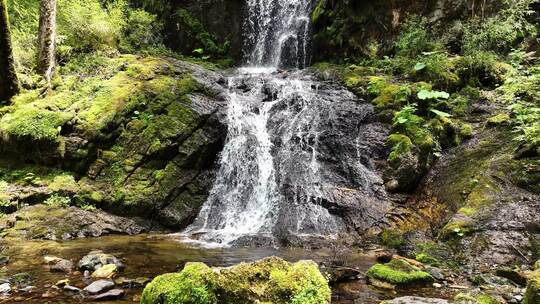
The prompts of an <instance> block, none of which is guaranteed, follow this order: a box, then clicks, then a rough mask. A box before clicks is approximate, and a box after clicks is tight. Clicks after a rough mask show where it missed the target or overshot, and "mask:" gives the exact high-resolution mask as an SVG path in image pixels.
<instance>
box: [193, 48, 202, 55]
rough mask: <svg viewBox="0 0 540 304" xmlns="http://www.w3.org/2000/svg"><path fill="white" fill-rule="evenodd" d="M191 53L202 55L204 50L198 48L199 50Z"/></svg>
mask: <svg viewBox="0 0 540 304" xmlns="http://www.w3.org/2000/svg"><path fill="white" fill-rule="evenodd" d="M193 53H195V54H199V55H202V54H203V53H204V49H201V48H199V49H194V50H193Z"/></svg>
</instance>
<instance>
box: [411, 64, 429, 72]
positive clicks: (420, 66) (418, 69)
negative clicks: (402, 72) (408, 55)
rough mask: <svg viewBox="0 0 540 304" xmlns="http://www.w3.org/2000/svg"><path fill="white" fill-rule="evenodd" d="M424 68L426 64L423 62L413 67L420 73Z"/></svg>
mask: <svg viewBox="0 0 540 304" xmlns="http://www.w3.org/2000/svg"><path fill="white" fill-rule="evenodd" d="M425 68H426V64H425V63H423V62H417V63H416V65H415V66H414V70H415V71H421V70H423V69H425Z"/></svg>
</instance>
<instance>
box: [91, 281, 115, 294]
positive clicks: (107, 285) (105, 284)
mask: <svg viewBox="0 0 540 304" xmlns="http://www.w3.org/2000/svg"><path fill="white" fill-rule="evenodd" d="M112 288H114V282H113V281H111V280H97V281H95V282H93V283H92V284H90V285H88V286H86V287H85V288H84V291H86V292H88V293H90V294H96V293H101V292H105V291H108V290H110V289H112Z"/></svg>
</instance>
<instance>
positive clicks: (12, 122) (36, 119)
mask: <svg viewBox="0 0 540 304" xmlns="http://www.w3.org/2000/svg"><path fill="white" fill-rule="evenodd" d="M72 117H73V115H72V114H70V113H62V112H53V111H48V110H45V109H38V108H34V107H23V108H21V109H20V110H18V111H16V112H14V113H9V114H6V115H4V116H3V117H2V119H1V120H0V133H2V132H3V133H4V134H6V135H8V136H10V137H15V138H19V139H30V140H36V141H41V140H46V141H55V140H56V139H57V138H58V135H59V134H60V131H61V130H62V126H63V125H64V124H65V123H66V122H68V121H69V120H70V119H71V118H72Z"/></svg>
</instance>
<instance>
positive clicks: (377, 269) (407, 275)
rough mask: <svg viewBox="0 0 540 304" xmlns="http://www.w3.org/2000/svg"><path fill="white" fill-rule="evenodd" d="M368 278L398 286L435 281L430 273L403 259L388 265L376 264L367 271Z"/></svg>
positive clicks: (392, 261)
mask: <svg viewBox="0 0 540 304" xmlns="http://www.w3.org/2000/svg"><path fill="white" fill-rule="evenodd" d="M367 276H368V278H369V279H370V280H378V281H383V282H387V283H390V284H393V285H398V286H405V285H414V284H425V283H429V282H432V281H434V279H433V277H432V276H431V275H430V274H429V273H427V272H425V271H422V270H421V269H420V268H418V267H416V266H414V265H411V264H410V263H408V262H407V261H405V260H402V259H394V260H391V261H390V262H388V263H386V264H375V265H373V266H372V267H371V268H370V269H369V270H368V271H367Z"/></svg>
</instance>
